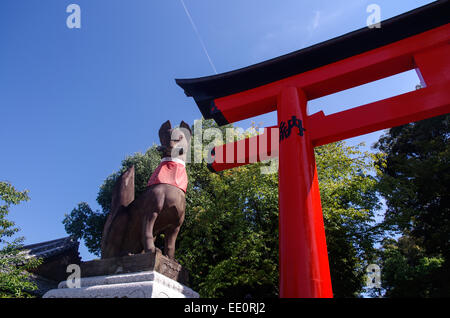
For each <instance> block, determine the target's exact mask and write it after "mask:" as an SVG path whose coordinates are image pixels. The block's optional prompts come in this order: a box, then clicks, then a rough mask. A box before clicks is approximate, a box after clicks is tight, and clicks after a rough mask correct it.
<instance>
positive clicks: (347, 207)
mask: <svg viewBox="0 0 450 318" xmlns="http://www.w3.org/2000/svg"><path fill="white" fill-rule="evenodd" d="M209 127H217V126H215V124H213V123H212V122H211V121H203V128H209ZM229 127H230V126H226V127H221V128H220V129H221V130H222V132H224V131H225V129H226V128H229ZM224 135H225V134H224ZM195 137H198V136H194V138H195ZM208 142H209V141H207V142H205V144H206V143H208ZM316 159H317V165H318V173H319V181H320V187H321V195H322V203H323V211H324V218H325V226H326V234H327V244H328V250H329V256H330V267H331V273H332V281H333V291H334V293H335V296H340V297H354V296H357V295H358V294H359V293H360V291H361V290H362V287H363V284H364V280H363V277H364V268H365V266H366V265H367V264H369V263H370V262H371V260H372V258H373V254H374V248H373V244H374V242H375V241H376V240H377V238H378V235H379V232H380V230H379V229H378V228H377V227H376V226H375V225H374V224H373V223H374V212H375V211H376V210H377V209H378V208H379V206H378V198H377V196H376V191H375V185H376V180H375V178H374V177H373V175H374V174H375V167H374V165H373V164H374V161H375V159H376V158H375V157H374V156H373V155H371V154H369V153H366V152H361V151H360V150H359V147H349V146H346V145H345V143H343V142H340V143H335V144H330V145H326V146H322V147H319V148H317V149H316ZM159 160H160V157H159V153H158V152H157V150H156V147H155V146H154V147H152V148H150V149H149V150H148V151H147V152H146V153H145V154H135V155H134V156H131V157H128V158H126V159H125V160H124V161H123V162H122V167H121V168H120V169H119V171H118V172H117V173H115V174H113V175H111V176H109V177H108V178H107V179H106V180H105V182H104V183H103V185H102V186H101V188H100V191H99V195H98V197H97V202H98V203H99V204H100V205H101V206H102V212H97V213H94V214H93V213H91V212H88V213H84V212H82V211H89V210H90V209H87V208H83V209H80V206H79V207H78V208H76V209H74V210H73V211H72V212H71V214H70V215H68V216H66V219H65V220H64V223H65V226H66V230H67V231H68V233H70V234H72V235H75V236H78V237H83V238H89V240H90V238H92V242H94V241H95V243H93V244H90V250H91V251H93V252H96V253H98V252H99V247H100V238H101V234H99V233H101V230H98V229H97V230H95V231H94V229H93V228H90V226H89V224H91V223H90V221H89V220H90V218H92V215H96V217H97V216H99V215H100V216H101V217H102V218H103V222H104V219H105V216H106V214H107V213H108V212H109V208H110V201H111V190H112V187H113V185H114V182H115V180H116V179H117V177H118V176H119V175H120V174H121V173H122V172H123V171H125V169H127V167H129V166H130V165H133V164H134V165H135V167H136V182H135V187H136V196H138V195H139V193H140V192H142V191H143V190H144V189H145V186H146V183H147V180H148V178H149V177H150V175H151V173H152V171H153V170H154V169H155V168H156V166H157V165H158V163H159ZM263 165H265V164H264V163H258V164H253V165H247V166H242V167H239V168H235V169H232V170H228V171H223V172H220V173H217V174H214V173H211V172H210V171H209V170H208V169H207V167H206V164H205V163H202V164H198V163H191V164H188V165H187V171H188V178H189V186H188V190H187V197H186V202H187V207H186V219H185V223H184V224H183V226H182V229H181V233H180V235H179V237H178V240H177V252H176V256H177V259H178V261H179V262H180V263H181V264H182V265H183V266H185V267H186V268H187V269H188V270H189V271H190V277H191V286H192V287H193V288H194V289H195V290H198V291H199V292H200V294H201V295H202V296H204V297H244V296H246V295H249V294H250V295H252V296H253V297H259V296H260V297H275V296H277V295H278V174H277V173H273V174H262V173H261V169H260V168H261V167H262V166H263ZM83 206H84V204H83ZM80 211H81V212H80ZM94 223H95V222H94ZM100 223H101V222H98V224H100ZM74 228H75V230H74ZM87 232H89V233H87ZM88 247H89V246H88Z"/></svg>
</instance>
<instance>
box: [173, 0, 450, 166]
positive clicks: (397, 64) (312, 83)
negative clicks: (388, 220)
mask: <svg viewBox="0 0 450 318" xmlns="http://www.w3.org/2000/svg"><path fill="white" fill-rule="evenodd" d="M448 12H450V2H449V1H448V0H444V1H437V2H434V3H432V4H429V5H426V6H423V7H421V8H418V9H415V10H413V11H410V12H407V13H404V14H402V15H400V16H397V17H394V18H391V19H389V20H386V21H383V22H382V24H381V28H380V29H369V28H363V29H360V30H358V31H354V32H351V33H349V34H346V35H343V36H341V37H338V38H335V39H332V40H329V41H326V42H323V43H320V44H317V45H314V46H312V47H309V48H306V49H302V50H299V51H296V52H293V53H291V54H288V55H284V56H281V57H278V58H275V59H272V60H269V61H266V62H263V63H259V64H256V65H253V66H249V67H246V68H243V69H239V70H236V71H232V72H228V73H223V74H219V75H215V76H208V77H203V78H197V79H178V80H176V82H177V83H178V85H180V86H181V87H182V88H183V89H184V90H185V93H186V94H187V95H188V96H193V97H194V99H195V101H196V102H197V105H198V106H199V108H200V111H201V112H202V114H203V116H204V117H205V118H206V119H211V118H213V119H214V120H215V121H216V122H217V123H218V124H219V125H224V124H227V123H232V122H236V121H239V120H242V119H246V118H250V117H253V116H257V115H260V114H264V113H267V112H270V111H274V110H276V103H277V96H278V94H279V92H280V91H281V89H282V88H283V87H286V86H296V87H299V88H301V89H302V90H303V91H304V93H305V95H306V97H307V99H308V100H311V99H315V98H318V97H321V96H325V95H328V94H331V93H334V92H338V91H341V90H344V89H348V88H351V87H355V86H358V85H362V84H365V83H368V82H371V81H375V80H378V79H381V78H384V77H387V76H391V75H394V74H397V73H400V72H404V71H407V70H411V69H416V70H417V72H418V75H419V77H420V78H421V80H422V84H423V86H426V88H424V89H421V90H419V91H415V92H410V93H407V94H403V95H400V96H396V97H392V98H388V99H385V100H381V101H377V102H374V103H371V104H367V105H363V106H360V107H356V108H352V109H350V110H347V111H343V112H339V113H336V114H333V115H329V116H325V115H324V113H323V112H319V113H316V114H313V115H311V116H309V117H308V121H309V126H310V127H313V128H314V129H312V130H310V135H311V140H312V143H313V145H314V146H320V145H323V144H326V143H330V142H334V141H338V140H342V139H346V138H351V137H354V136H358V135H362V134H366V133H370V132H373V131H376V130H380V129H385V128H389V127H393V126H397V125H402V124H406V123H408V122H412V121H417V120H421V119H425V118H429V117H433V116H437V115H441V114H445V113H448V112H450V65H449V63H448V60H449V58H448V57H449V56H450V49H449V41H450V24H449V22H450V21H449V20H450V16H449V15H448ZM405 105H408V107H405ZM269 128H273V129H272V130H274V129H276V126H274V127H269ZM269 130H270V129H269ZM269 130H266V133H267V131H269ZM272 135H273V134H272ZM263 138H265V136H263ZM256 139H258V140H256ZM260 139H261V136H260V137H255V138H253V139H252V138H250V140H245V141H240V142H238V143H235V144H234V145H226V146H219V147H216V149H215V161H214V163H213V164H212V165H209V167H210V168H211V169H212V170H214V171H221V170H224V169H230V168H233V167H236V166H240V165H243V164H248V163H254V162H258V161H261V160H264V159H262V158H260V157H261V156H260V155H261V151H260V149H259V147H260ZM269 140H270V138H269V139H267V138H265V139H264V141H263V143H264V145H263V146H264V147H266V143H267V147H266V148H267V149H266V150H265V152H264V151H263V153H264V154H267V155H266V156H265V159H268V158H273V157H276V156H277V155H278V144H274V143H270V142H268V141H269ZM241 144H244V145H243V147H244V148H245V149H246V151H245V153H244V156H245V158H240V157H238V155H241V156H242V154H239V152H237V151H234V155H233V156H234V160H232V161H230V162H227V163H225V162H224V161H225V160H221V159H223V158H225V157H227V156H226V149H230V146H231V147H232V148H234V149H236V148H238V147H241ZM251 145H257V146H256V147H258V150H257V149H256V148H255V147H253V148H252V146H251ZM229 151H230V150H229ZM217 159H219V160H217Z"/></svg>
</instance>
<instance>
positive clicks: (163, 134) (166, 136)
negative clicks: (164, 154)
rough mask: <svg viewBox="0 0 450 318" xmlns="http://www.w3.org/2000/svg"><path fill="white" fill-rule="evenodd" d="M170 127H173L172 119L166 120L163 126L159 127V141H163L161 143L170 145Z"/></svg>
mask: <svg viewBox="0 0 450 318" xmlns="http://www.w3.org/2000/svg"><path fill="white" fill-rule="evenodd" d="M170 129H172V124H171V123H170V120H168V121H166V122H165V123H164V124H162V125H161V128H159V141H160V142H161V145H166V146H167V145H168V144H169V142H170Z"/></svg>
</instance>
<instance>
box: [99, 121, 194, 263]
mask: <svg viewBox="0 0 450 318" xmlns="http://www.w3.org/2000/svg"><path fill="white" fill-rule="evenodd" d="M159 139H160V141H161V146H160V147H158V149H159V150H160V151H161V152H162V157H163V159H162V160H161V163H160V164H159V166H158V168H156V170H155V171H154V172H153V174H152V176H151V177H150V180H149V181H148V185H147V189H146V190H145V192H144V193H142V194H141V195H140V196H139V197H138V198H136V199H135V198H134V166H133V167H131V168H129V169H128V170H127V171H126V172H124V173H123V174H122V175H121V176H120V177H119V179H118V180H117V182H116V184H115V186H114V189H113V195H112V200H111V211H110V213H109V215H108V217H107V219H106V223H105V226H104V228H103V236H102V242H101V250H102V258H110V257H118V256H125V255H131V254H138V253H147V252H155V250H156V249H155V243H154V242H155V238H156V236H157V235H159V234H160V233H164V234H165V237H164V240H165V242H164V254H165V255H166V256H168V257H169V258H171V259H174V256H175V241H176V239H177V235H178V232H179V231H180V227H181V225H182V224H183V221H184V213H185V208H186V188H187V175H186V168H185V162H186V156H187V153H188V147H189V146H190V139H191V130H190V128H189V125H188V124H186V123H185V122H184V121H182V122H181V124H180V127H179V128H174V129H172V125H171V123H170V121H166V122H165V123H164V124H162V126H161V128H160V129H159Z"/></svg>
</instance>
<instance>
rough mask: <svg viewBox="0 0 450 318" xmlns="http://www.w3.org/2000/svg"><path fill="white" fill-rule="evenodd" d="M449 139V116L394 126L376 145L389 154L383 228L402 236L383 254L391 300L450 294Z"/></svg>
mask: <svg viewBox="0 0 450 318" xmlns="http://www.w3.org/2000/svg"><path fill="white" fill-rule="evenodd" d="M449 139H450V115H449V114H447V115H443V116H439V117H434V118H431V119H427V120H423V121H419V122H416V123H410V124H407V125H403V126H399V127H394V128H391V129H390V130H389V132H388V133H387V134H386V135H385V136H383V137H382V138H380V140H379V142H378V143H377V144H376V148H377V149H379V150H380V151H381V152H383V153H385V154H386V164H385V166H383V167H382V169H381V172H382V174H381V175H380V177H379V179H380V184H379V186H380V192H381V194H382V195H383V196H384V198H385V199H386V204H387V211H386V214H385V219H384V225H385V227H386V228H387V229H388V230H391V231H392V233H393V234H396V235H397V236H401V237H400V239H398V240H397V241H396V240H387V241H386V242H385V243H384V244H383V249H382V251H381V259H382V261H383V269H382V274H383V277H382V278H383V279H382V283H383V287H384V288H385V289H386V296H387V297H391V296H392V297H399V296H400V297H401V296H403V297H409V296H414V297H439V296H441V297H448V295H450V217H449V216H450V142H449Z"/></svg>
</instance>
